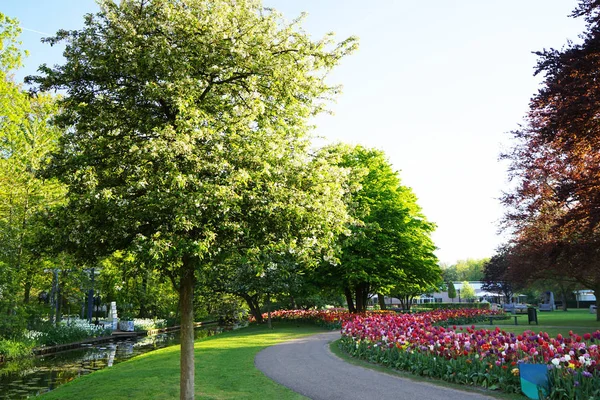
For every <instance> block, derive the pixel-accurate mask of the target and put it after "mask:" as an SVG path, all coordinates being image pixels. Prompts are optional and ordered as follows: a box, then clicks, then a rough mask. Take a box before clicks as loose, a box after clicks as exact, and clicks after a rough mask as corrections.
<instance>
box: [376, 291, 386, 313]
mask: <svg viewBox="0 0 600 400" xmlns="http://www.w3.org/2000/svg"><path fill="white" fill-rule="evenodd" d="M377 301H378V302H379V308H380V309H382V310H387V307H386V305H385V297H384V296H383V295H382V294H381V293H377Z"/></svg>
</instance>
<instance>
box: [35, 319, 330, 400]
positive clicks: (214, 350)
mask: <svg viewBox="0 0 600 400" xmlns="http://www.w3.org/2000/svg"><path fill="white" fill-rule="evenodd" d="M273 327H274V329H273V330H269V329H268V328H267V327H266V326H256V325H254V326H250V327H248V328H244V329H240V330H238V331H233V332H226V333H223V334H220V335H217V336H212V337H209V338H205V339H201V340H199V341H197V342H196V344H195V346H194V348H195V355H196V378H195V380H196V381H195V386H196V398H203V399H283V400H287V399H304V398H305V397H303V396H301V395H299V394H297V393H295V392H293V391H291V390H289V389H287V388H286V387H284V386H281V385H279V384H277V383H275V382H273V381H272V380H270V379H269V378H267V377H266V376H265V375H263V373H262V372H260V371H259V370H257V369H256V368H255V367H254V356H255V355H256V353H258V352H259V351H260V350H262V349H264V348H265V347H268V346H272V345H274V344H276V343H279V342H283V341H287V340H291V339H295V338H299V337H302V336H307V335H312V334H315V333H319V332H322V331H323V329H322V328H319V327H316V326H312V325H300V326H298V325H297V324H290V323H274V324H273ZM179 352H180V347H179V346H172V347H167V348H164V349H160V350H156V351H153V352H150V353H147V354H144V355H141V356H139V357H135V358H133V359H131V360H129V361H126V362H123V363H120V364H116V365H115V366H114V367H112V368H106V369H103V370H100V371H97V372H94V373H93V374H90V375H86V376H82V377H80V378H77V379H76V380H74V381H72V382H69V383H67V384H65V385H63V386H60V387H58V388H57V389H56V390H53V391H51V392H49V393H47V394H45V395H43V396H42V398H43V399H44V400H50V399H61V400H70V399H72V400H80V399H82V398H85V399H89V400H93V399H178V398H179Z"/></svg>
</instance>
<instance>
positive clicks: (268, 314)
mask: <svg viewBox="0 0 600 400" xmlns="http://www.w3.org/2000/svg"><path fill="white" fill-rule="evenodd" d="M267 323H268V326H269V329H273V324H272V323H271V296H270V295H267Z"/></svg>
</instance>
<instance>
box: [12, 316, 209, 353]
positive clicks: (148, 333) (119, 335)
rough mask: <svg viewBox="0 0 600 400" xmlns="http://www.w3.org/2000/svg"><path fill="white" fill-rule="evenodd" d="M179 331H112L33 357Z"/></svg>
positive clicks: (49, 348) (39, 350)
mask: <svg viewBox="0 0 600 400" xmlns="http://www.w3.org/2000/svg"><path fill="white" fill-rule="evenodd" d="M216 324H217V322H216V321H207V322H196V323H194V327H195V328H201V327H204V326H213V325H216ZM179 329H181V326H179V325H176V326H170V327H167V328H157V329H150V330H147V331H137V332H123V331H114V332H113V333H112V335H110V336H101V337H96V338H89V339H85V340H82V341H80V342H73V343H65V344H58V345H56V346H46V347H38V348H35V349H33V354H34V355H35V356H43V355H49V354H54V353H58V352H61V351H67V350H72V349H78V348H80V347H82V346H88V345H94V344H100V343H107V342H110V341H113V340H115V339H116V338H120V339H127V338H135V337H138V336H153V335H158V334H159V333H167V332H175V331H178V330H179ZM5 361H7V360H5ZM0 362H2V359H0Z"/></svg>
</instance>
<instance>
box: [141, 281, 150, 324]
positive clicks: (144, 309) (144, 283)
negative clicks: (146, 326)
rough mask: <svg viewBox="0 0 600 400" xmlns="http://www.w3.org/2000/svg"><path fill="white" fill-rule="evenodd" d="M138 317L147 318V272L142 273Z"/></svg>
mask: <svg viewBox="0 0 600 400" xmlns="http://www.w3.org/2000/svg"><path fill="white" fill-rule="evenodd" d="M140 317H142V318H149V317H150V314H149V312H148V273H147V272H143V273H142V298H141V299H140Z"/></svg>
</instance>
